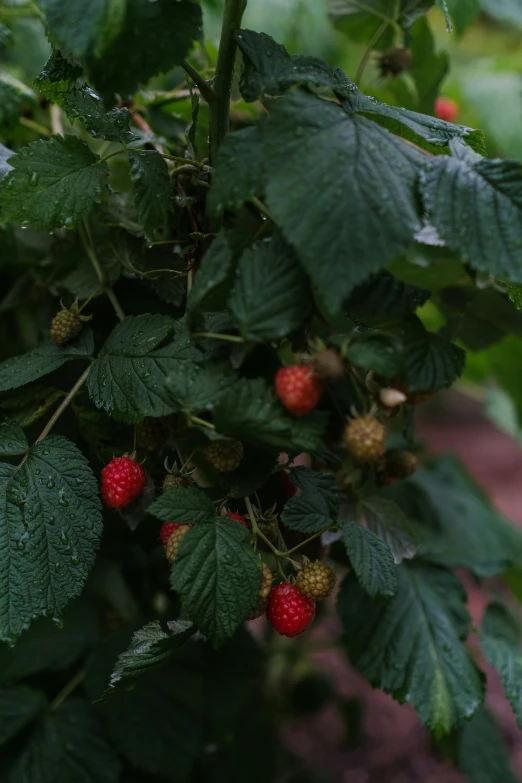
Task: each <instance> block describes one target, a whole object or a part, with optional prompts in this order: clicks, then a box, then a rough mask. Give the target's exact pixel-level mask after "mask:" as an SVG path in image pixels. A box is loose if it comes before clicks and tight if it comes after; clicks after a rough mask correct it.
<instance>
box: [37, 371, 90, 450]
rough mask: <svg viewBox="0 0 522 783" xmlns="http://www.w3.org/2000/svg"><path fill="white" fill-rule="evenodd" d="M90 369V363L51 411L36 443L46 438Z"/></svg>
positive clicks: (82, 383)
mask: <svg viewBox="0 0 522 783" xmlns="http://www.w3.org/2000/svg"><path fill="white" fill-rule="evenodd" d="M90 371H91V365H89V366H88V367H87V369H86V370H85V372H84V373H83V374H82V375H81V376H80V377H79V378H78V380H77V381H76V383H75V384H74V386H73V387H72V389H71V391H70V392H69V394H68V395H67V397H65V398H64V399H63V400H62V402H61V404H60V405H59V407H58V408H57V409H56V410H55V412H54V413H53V415H52V416H51V418H50V419H49V421H48V422H47V424H46V425H45V427H44V428H43V430H42V431H41V433H40V434H39V435H38V437H37V439H36V443H40V441H42V440H43V439H44V438H46V437H47V436H48V435H49V433H50V432H51V430H52V428H53V427H54V425H55V424H56V422H57V421H58V419H59V418H60V416H61V415H62V413H63V412H64V410H65V409H66V408H67V407H68V406H69V404H70V403H71V402H72V400H73V399H74V397H76V395H77V394H78V392H79V391H80V389H81V388H82V386H83V385H84V383H85V381H86V380H87V377H88V375H89V373H90Z"/></svg>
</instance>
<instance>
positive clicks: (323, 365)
mask: <svg viewBox="0 0 522 783" xmlns="http://www.w3.org/2000/svg"><path fill="white" fill-rule="evenodd" d="M312 365H313V368H314V370H315V372H316V373H317V375H319V377H320V378H334V379H335V378H342V377H343V375H344V369H345V368H344V362H343V360H342V357H341V356H340V354H339V353H338V352H337V351H334V349H333V348H327V349H326V350H325V351H320V352H319V353H316V354H315V356H314V357H313V359H312Z"/></svg>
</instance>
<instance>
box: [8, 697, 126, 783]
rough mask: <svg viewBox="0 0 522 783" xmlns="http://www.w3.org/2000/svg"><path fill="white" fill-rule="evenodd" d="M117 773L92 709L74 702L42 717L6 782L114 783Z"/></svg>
mask: <svg viewBox="0 0 522 783" xmlns="http://www.w3.org/2000/svg"><path fill="white" fill-rule="evenodd" d="M80 772H81V777H80V778H79V774H80ZM119 773H120V770H119V763H118V760H117V757H116V755H115V754H114V752H113V751H112V749H111V748H110V747H109V745H108V744H107V742H106V740H105V739H104V735H103V731H102V728H101V727H100V725H99V723H98V721H97V720H96V717H95V716H94V714H93V712H92V709H91V707H90V706H89V705H88V704H87V703H86V702H83V701H79V700H74V701H68V702H67V703H66V704H62V706H61V707H59V708H58V709H57V710H54V711H52V712H48V713H46V715H45V716H44V717H43V718H42V720H41V721H40V722H39V724H38V725H37V727H36V728H35V729H34V731H33V732H32V734H31V736H30V738H29V741H28V743H27V744H26V746H25V748H24V749H23V750H22V752H21V753H20V756H19V757H18V759H17V760H16V761H15V762H14V764H13V766H12V768H11V769H10V773H9V776H8V783H37V781H44V780H45V781H47V780H48V781H51V780H53V781H56V783H78V780H80V779H81V781H82V783H117V781H118V780H119Z"/></svg>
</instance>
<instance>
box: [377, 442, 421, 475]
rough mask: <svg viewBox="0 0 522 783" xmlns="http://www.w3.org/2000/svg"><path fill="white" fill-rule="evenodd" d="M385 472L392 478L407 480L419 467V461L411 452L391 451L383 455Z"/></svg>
mask: <svg viewBox="0 0 522 783" xmlns="http://www.w3.org/2000/svg"><path fill="white" fill-rule="evenodd" d="M385 458H386V464H385V471H386V473H387V474H388V476H391V477H392V478H408V476H411V475H412V474H413V473H415V471H416V470H417V468H418V467H419V459H418V457H417V455H416V454H413V452H411V451H401V450H400V449H392V450H391V451H388V452H387V453H386V455H385Z"/></svg>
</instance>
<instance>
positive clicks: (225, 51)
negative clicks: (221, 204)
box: [210, 0, 246, 163]
mask: <svg viewBox="0 0 522 783" xmlns="http://www.w3.org/2000/svg"><path fill="white" fill-rule="evenodd" d="M245 8H246V0H225V10H224V13H223V26H222V28H221V40H220V42H219V52H218V58H217V63H216V75H215V77H214V92H215V95H216V99H215V100H214V101H212V103H211V104H210V150H211V155H210V159H211V163H213V162H214V161H215V160H216V154H217V151H218V149H219V147H220V146H221V142H222V141H223V139H224V138H225V136H226V135H227V133H228V130H229V123H230V91H231V89H232V77H233V75H234V63H235V59H236V41H235V38H234V34H235V32H236V31H237V30H239V29H240V27H241V20H242V18H243V14H244V12H245Z"/></svg>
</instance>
